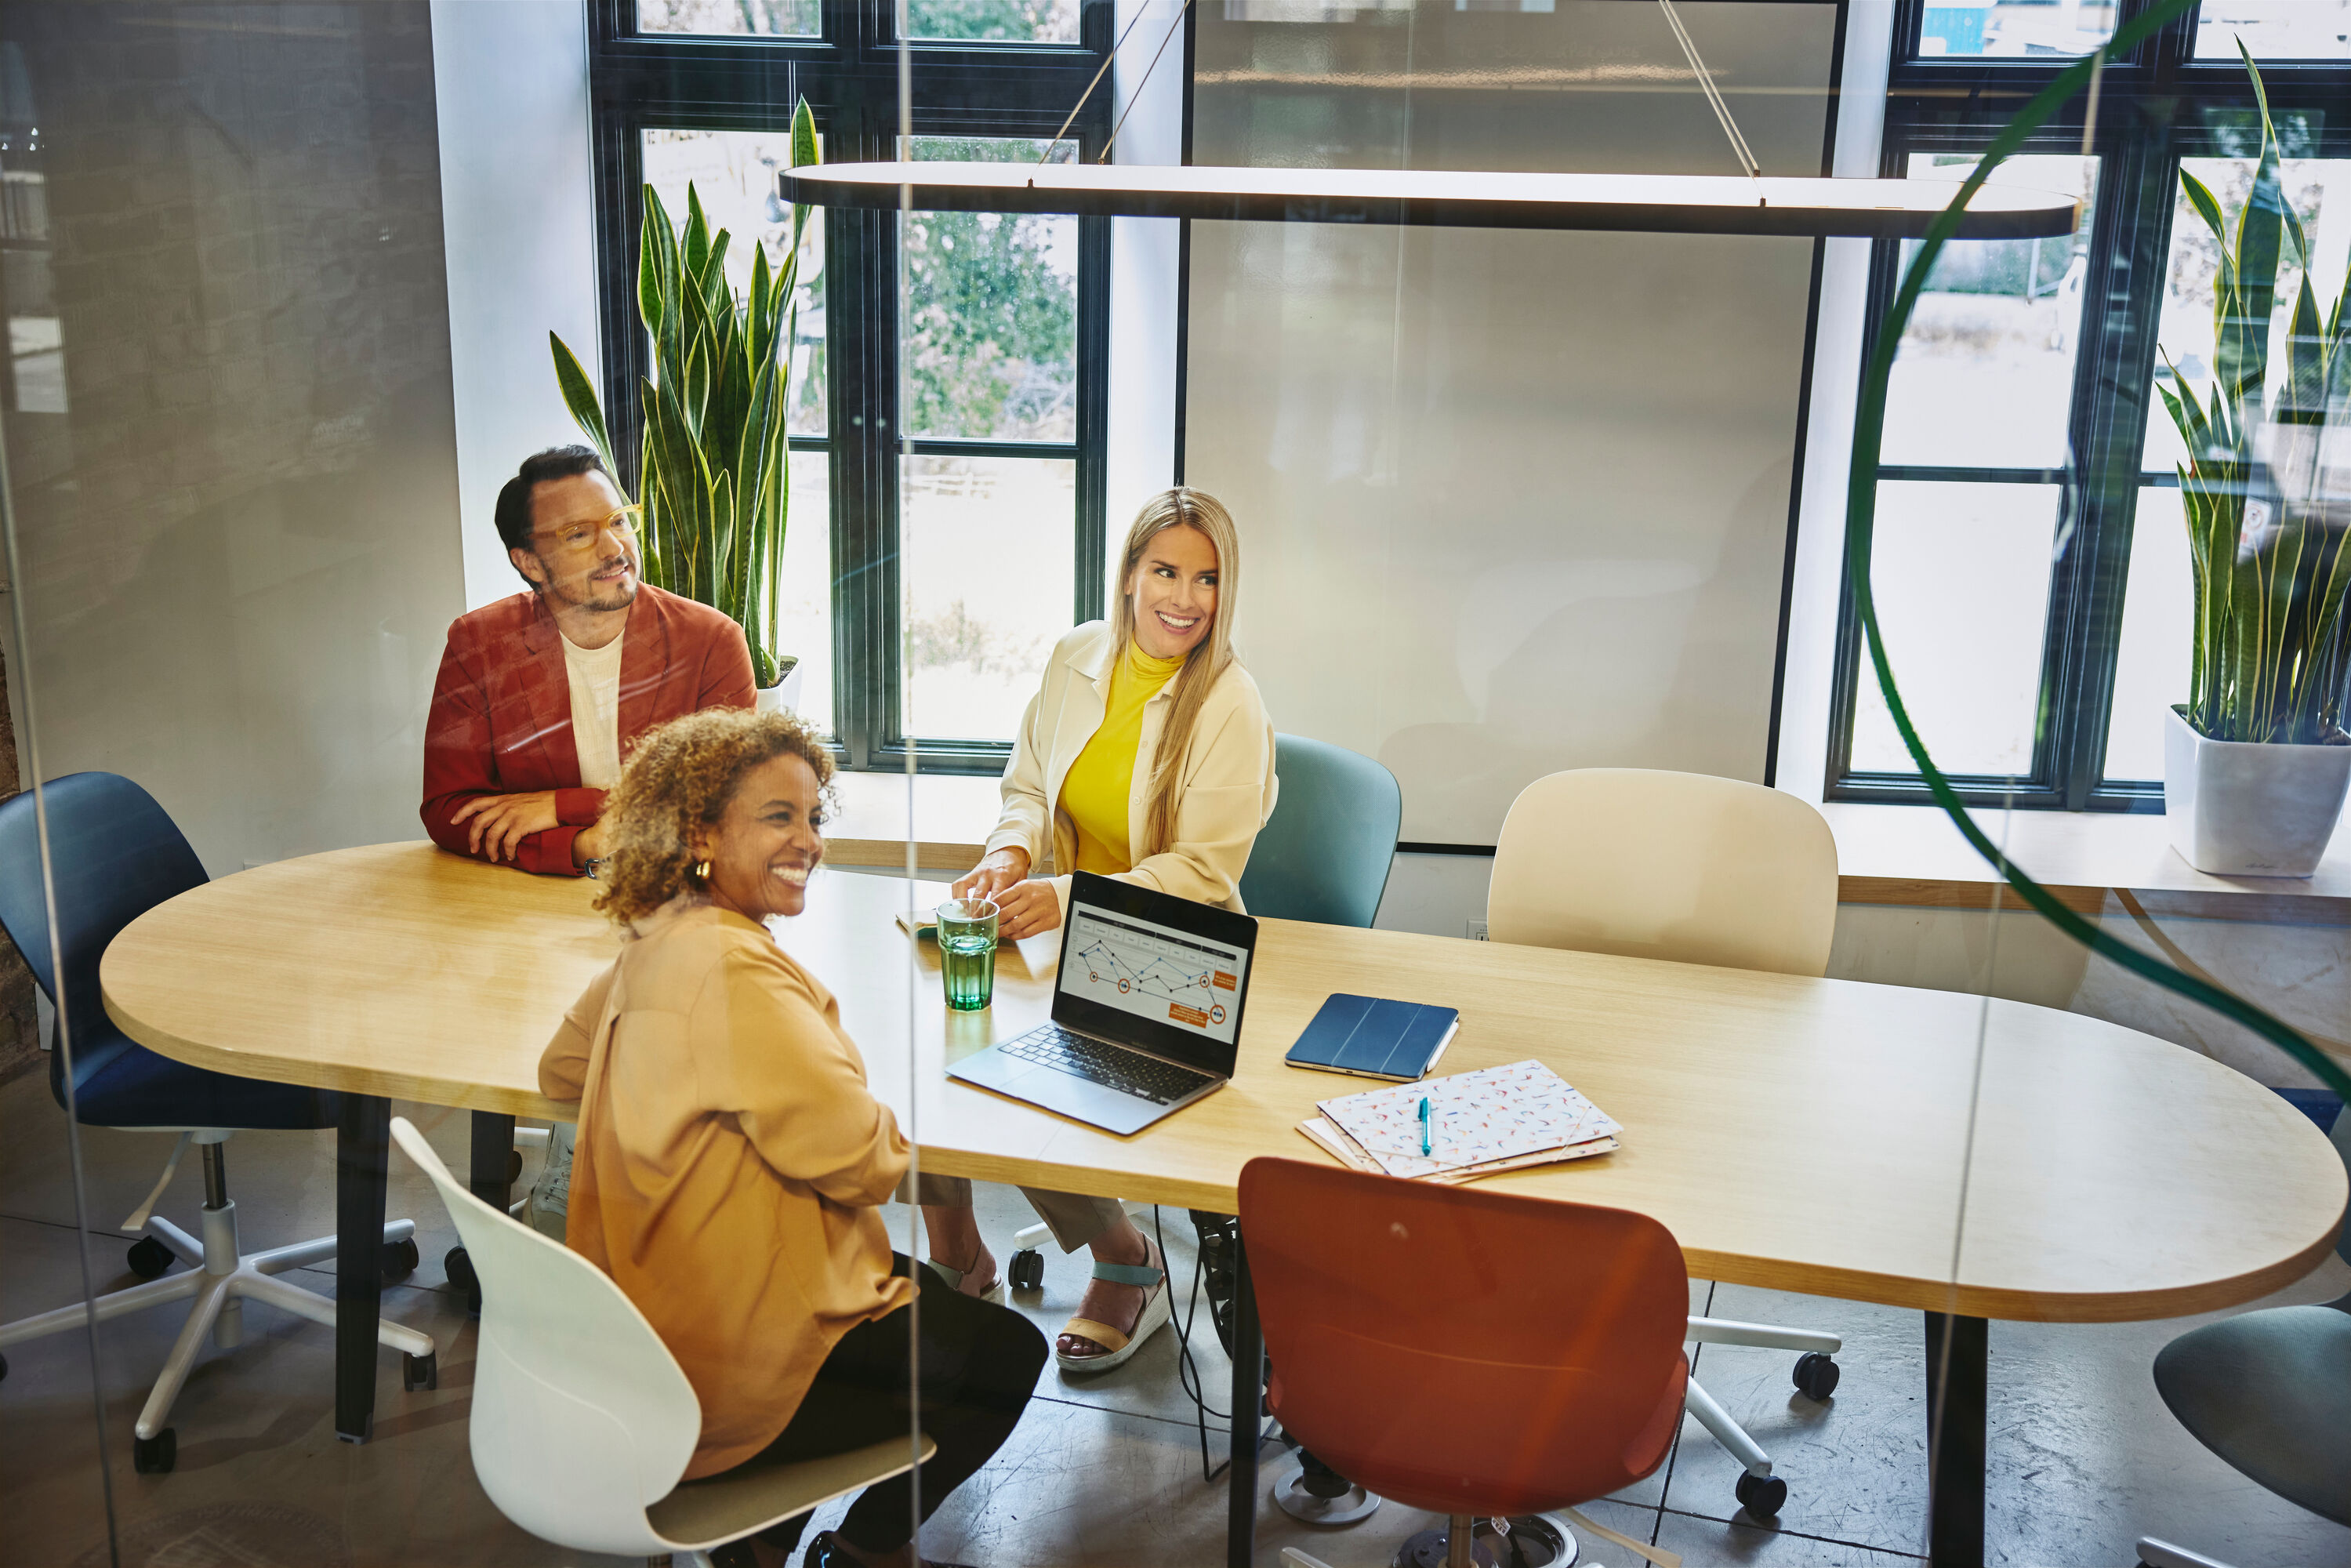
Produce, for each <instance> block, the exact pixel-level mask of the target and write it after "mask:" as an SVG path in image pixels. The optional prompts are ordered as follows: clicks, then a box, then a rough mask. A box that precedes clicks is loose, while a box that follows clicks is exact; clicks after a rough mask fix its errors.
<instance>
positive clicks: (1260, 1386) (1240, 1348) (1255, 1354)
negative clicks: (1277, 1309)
mask: <svg viewBox="0 0 2351 1568" xmlns="http://www.w3.org/2000/svg"><path fill="white" fill-rule="evenodd" d="M1264 1396H1265V1336H1264V1335H1263V1334H1262V1333H1259V1330H1258V1322H1257V1291H1256V1289H1255V1287H1253V1286H1252V1285H1251V1284H1250V1283H1249V1245H1248V1239H1247V1238H1246V1237H1237V1238H1236V1239H1235V1245H1234V1248H1233V1389H1232V1399H1233V1403H1232V1413H1233V1432H1232V1437H1233V1441H1232V1476H1231V1480H1230V1488H1231V1490H1230V1492H1229V1493H1228V1498H1229V1502H1228V1508H1229V1513H1228V1521H1227V1523H1226V1526H1225V1563H1226V1568H1249V1557H1250V1555H1251V1553H1253V1552H1255V1551H1256V1549H1257V1448H1258V1432H1259V1426H1258V1422H1259V1402H1260V1401H1261V1400H1262V1399H1263V1398H1264Z"/></svg>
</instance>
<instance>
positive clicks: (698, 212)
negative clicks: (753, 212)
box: [679, 180, 710, 288]
mask: <svg viewBox="0 0 2351 1568" xmlns="http://www.w3.org/2000/svg"><path fill="white" fill-rule="evenodd" d="M679 253H680V256H681V257H682V258H683V260H684V264H685V271H684V277H686V278H687V279H689V280H691V281H692V283H693V285H694V287H696V288H699V287H702V275H703V273H704V272H705V271H706V270H707V269H708V268H709V266H710V220H709V219H708V218H707V217H705V215H704V214H703V211H702V194H701V193H700V192H698V191H696V190H695V188H694V182H693V181H691V180H689V181H687V182H686V184H685V232H684V235H681V236H680V238H679Z"/></svg>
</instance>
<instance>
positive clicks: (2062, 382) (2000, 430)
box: [1885, 152, 2098, 468]
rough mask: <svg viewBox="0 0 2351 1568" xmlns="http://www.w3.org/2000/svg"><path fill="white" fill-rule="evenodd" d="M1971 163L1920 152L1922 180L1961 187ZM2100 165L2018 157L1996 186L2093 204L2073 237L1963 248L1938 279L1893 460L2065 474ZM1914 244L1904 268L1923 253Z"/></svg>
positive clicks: (1914, 357)
mask: <svg viewBox="0 0 2351 1568" xmlns="http://www.w3.org/2000/svg"><path fill="white" fill-rule="evenodd" d="M1975 163H1976V159H1975V158H1974V157H1973V156H1971V155H1966V154H1947V153H1927V152H1921V153H1914V154H1912V155H1911V159H1910V167H1909V172H1910V174H1911V176H1912V177H1913V178H1918V179H1927V178H1931V179H1940V180H1957V179H1962V178H1964V177H1966V175H1967V174H1968V173H1969V172H1970V171H1972V170H1973V168H1974V166H1975ZM2097 167H2098V164H2097V160H2096V159H2095V158H2065V157H2049V156H2033V157H2021V158H2011V159H2010V160H2009V161H2008V162H2005V163H2003V164H2001V167H2000V168H1999V169H1998V170H1996V171H1994V172H1993V176H1992V179H1993V182H1994V183H1999V184H2008V185H2018V186H2023V187H2027V188H2030V189H2033V190H2046V191H2058V192H2063V193H2065V194H2068V195H2074V194H2079V196H2080V197H2081V198H2082V215H2081V221H2080V224H2079V225H2078V226H2077V227H2076V229H2075V230H2074V235H2073V237H2072V238H2071V239H2070V240H2068V239H2045V240H2042V239H2032V240H1962V241H1958V242H1954V243H1953V244H1951V245H1949V246H1946V247H1945V248H1944V251H1943V253H1942V255H1941V256H1938V257H1937V258H1936V261H1935V267H1934V270H1933V271H1932V272H1931V273H1929V274H1928V280H1927V287H1926V291H1925V292H1924V293H1922V294H1921V295H1920V296H1919V298H1918V304H1917V309H1916V310H1915V311H1914V312H1913V313H1912V315H1911V319H1910V324H1909V326H1908V327H1907V328H1906V329H1904V331H1903V334H1902V350H1901V353H1900V355H1899V356H1898V357H1897V358H1896V360H1895V361H1894V379H1893V382H1892V384H1891V386H1890V387H1889V389H1888V391H1887V392H1886V444H1885V461H1886V462H1887V463H1890V464H1927V465H1937V466H1944V467H1982V468H2062V467H2064V465H2065V461H2066V450H2067V431H2068V429H2069V428H2070V422H2069V418H2068V413H2069V409H2070V406H2071V404H2072V402H2073V397H2074V362H2075V361H2076V359H2077V358H2078V357H2079V355H2080V353H2081V324H2082V308H2083V300H2082V294H2083V283H2084V280H2085V278H2086V277H2088V273H2089V256H2088V255H2087V251H2088V245H2089V235H2090V225H2091V224H2092V222H2093V220H2094V217H2095V203H2096V183H2097ZM1916 252H1917V244H1916V242H1906V243H1905V244H1904V245H1903V246H1902V250H1901V258H1900V262H1899V266H1900V267H1908V265H1909V262H1910V257H1911V256H1913V255H1915V254H1916Z"/></svg>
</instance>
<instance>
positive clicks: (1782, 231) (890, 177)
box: [777, 0, 2078, 239]
mask: <svg viewBox="0 0 2351 1568" xmlns="http://www.w3.org/2000/svg"><path fill="white" fill-rule="evenodd" d="M1657 4H1658V5H1659V7H1660V8H1661V9H1662V10H1663V11H1664V12H1665V15H1666V22H1667V26H1669V27H1670V28H1671V29H1672V31H1673V34H1674V38H1675V41H1676V42H1677V44H1679V45H1680V47H1681V50H1682V53H1683V55H1684V57H1686V58H1687V60H1688V61H1689V64H1690V69H1691V70H1692V72H1693V73H1694V74H1695V75H1696V76H1697V78H1698V88H1699V90H1700V92H1702V93H1703V94H1704V95H1705V98H1706V100H1707V104H1708V108H1710V109H1712V110H1714V114H1715V118H1716V120H1717V121H1718V122H1719V123H1720V125H1721V126H1722V130H1723V133H1724V135H1725V136H1726V137H1727V138H1728V139H1729V142H1730V148H1731V152H1732V154H1733V156H1735V157H1736V158H1737V159H1738V161H1739V162H1740V167H1741V168H1742V169H1743V170H1744V171H1745V174H1744V177H1741V176H1740V175H1712V174H1561V173H1507V172H1462V171H1458V170H1438V169H1291V168H1236V167H1219V166H1213V165H1202V164H1177V165H1169V164H1148V163H1112V162H1108V159H1109V157H1110V147H1107V146H1106V147H1104V148H1103V149H1102V156H1101V159H1100V160H1098V161H1097V162H1094V163H1092V164H1084V163H1048V162H1044V161H1043V160H1042V159H1040V160H1039V162H1036V163H1035V164H1031V165H1023V164H1018V163H982V162H936V163H933V162H897V163H825V164H811V165H809V166H807V167H805V168H799V169H790V170H787V171H785V172H782V173H780V174H778V176H777V186H778V193H779V194H780V195H781V197H782V199H783V200H784V201H785V202H787V203H794V202H805V203H809V204H812V205H817V206H830V207H876V208H889V209H893V210H894V209H900V208H905V209H919V210H926V211H945V212H987V213H1024V214H1027V213H1040V214H1074V215H1077V216H1081V217H1136V218H1219V219H1228V220H1234V219H1238V220H1244V221H1250V222H1257V223H1326V224H1407V225H1437V226H1452V227H1467V228H1508V229H1598V230H1609V231H1614V232H1629V233H1642V234H1724V235H1807V236H1812V235H1853V236H1858V237H1864V238H1896V237H1916V236H1917V235H1923V234H1925V233H1926V232H1927V230H1928V226H1929V225H1932V224H1933V223H1934V221H1935V219H1936V217H1937V216H1938V214H1941V213H1942V211H1943V210H1944V209H1945V208H1946V207H1948V206H1949V205H1950V204H1951V201H1952V199H1953V198H1954V197H1955V196H1957V195H1958V194H1959V181H1956V180H1843V179H1821V178H1817V177H1815V178H1809V179H1807V178H1789V177H1785V176H1771V175H1766V174H1765V173H1763V172H1762V169H1761V165H1760V164H1758V163H1757V162H1756V160H1755V156H1754V154H1753V152H1750V150H1749V148H1748V145H1747V140H1746V138H1745V137H1743V136H1741V135H1740V132H1739V127H1738V124H1737V122H1736V121H1735V120H1733V119H1732V118H1731V114H1730V108H1729V104H1728V103H1727V102H1725V101H1724V99H1723V97H1722V94H1721V93H1720V91H1719V90H1718V89H1716V87H1715V85H1714V78H1713V76H1712V74H1711V73H1709V72H1708V70H1707V68H1706V65H1705V62H1703V61H1702V60H1700V59H1699V58H1698V47H1697V46H1696V44H1695V43H1693V42H1692V41H1691V38H1690V37H1689V33H1688V31H1687V29H1686V28H1685V27H1684V26H1682V22H1681V17H1680V16H1678V15H1677V13H1676V12H1675V10H1674V7H1673V0H1657ZM1189 8H1190V0H1185V5H1184V6H1183V7H1181V8H1179V9H1178V11H1177V13H1176V17H1175V22H1174V23H1172V24H1171V25H1170V26H1169V28H1168V33H1167V37H1166V38H1163V39H1162V40H1161V41H1160V46H1159V50H1158V52H1157V53H1156V54H1155V55H1154V56H1153V57H1152V61H1151V70H1156V69H1157V68H1158V65H1159V60H1160V57H1162V56H1164V55H1165V53H1166V51H1167V43H1168V40H1169V39H1172V38H1173V37H1175V29H1176V28H1177V27H1180V26H1182V25H1183V21H1184V15H1185V12H1186V11H1188V10H1189ZM1135 19H1136V20H1138V21H1139V20H1140V19H1141V17H1140V15H1139V14H1138V16H1137V17H1136V18H1135ZM1133 26H1134V23H1132V22H1130V23H1129V24H1128V29H1129V31H1130V32H1131V31H1132V30H1133ZM1119 43H1120V46H1121V47H1123V45H1124V43H1125V39H1124V38H1123V37H1122V38H1121V39H1120V40H1119ZM1117 57H1118V50H1117V49H1116V48H1113V50H1112V51H1111V57H1110V59H1108V60H1105V61H1104V62H1103V64H1102V69H1101V70H1100V71H1097V72H1096V73H1095V75H1094V79H1093V82H1092V83H1091V84H1089V85H1088V87H1087V88H1086V91H1085V93H1084V94H1083V95H1081V97H1080V98H1079V99H1078V104H1077V107H1076V108H1073V109H1072V110H1071V111H1070V118H1069V120H1065V121H1064V122H1063V123H1062V128H1061V130H1062V132H1063V133H1066V132H1067V131H1068V130H1069V126H1070V124H1071V123H1072V122H1074V121H1075V120H1076V119H1077V116H1078V113H1079V110H1082V109H1083V108H1084V107H1085V103H1086V99H1088V98H1090V97H1092V93H1093V90H1094V88H1095V87H1096V86H1098V85H1100V83H1101V82H1102V78H1103V77H1104V76H1106V75H1107V74H1108V73H1109V71H1110V68H1111V66H1112V64H1113V63H1114V62H1115V61H1116V59H1117ZM1151 70H1146V71H1145V72H1144V81H1146V82H1147V81H1148V80H1149V79H1150V75H1151ZM1141 96H1142V88H1141V86H1140V85H1138V87H1137V88H1136V89H1135V93H1134V97H1135V98H1137V99H1140V97H1141ZM1129 112H1132V107H1131V106H1130V110H1129ZM1123 125H1124V120H1123V117H1122V119H1121V122H1120V125H1119V126H1118V127H1114V128H1113V131H1112V132H1111V144H1112V145H1113V146H1114V145H1116V142H1117V140H1118V131H1119V130H1120V129H1123ZM1059 139H1060V138H1059V136H1056V138H1055V139H1054V140H1055V141H1059ZM1049 146H1050V143H1049ZM2077 221H2078V198H2076V197H2074V196H2069V195H2064V194H2060V193H2056V192H2052V191H2035V190H2028V189H2024V188H2022V187H2019V186H2013V185H1985V186H1983V187H1981V188H1980V189H1979V190H1978V191H1977V192H1976V193H1975V195H1974V196H1973V197H1972V198H1970V201H1969V203H1968V206H1967V210H1966V213H1965V214H1964V215H1963V216H1962V217H1961V218H1960V220H1959V229H1958V231H1957V235H1956V237H1957V238H1959V239H2043V238H2051V237H2054V236H2056V235H2068V234H2071V233H2073V232H2074V226H2075V224H2076V222H2077Z"/></svg>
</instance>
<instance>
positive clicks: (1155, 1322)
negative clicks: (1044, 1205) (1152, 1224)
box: [1053, 1236, 1173, 1372]
mask: <svg viewBox="0 0 2351 1568" xmlns="http://www.w3.org/2000/svg"><path fill="white" fill-rule="evenodd" d="M1144 1246H1145V1247H1148V1248H1149V1249H1151V1256H1152V1257H1153V1259H1154V1260H1155V1261H1153V1262H1151V1263H1147V1264H1146V1263H1103V1262H1096V1263H1095V1264H1094V1278H1095V1279H1097V1280H1107V1281H1110V1282H1111V1283H1112V1284H1113V1285H1140V1286H1142V1287H1143V1288H1144V1298H1143V1311H1142V1312H1139V1313H1137V1314H1136V1315H1135V1320H1134V1333H1132V1334H1126V1333H1120V1332H1119V1331H1118V1330H1116V1329H1114V1328H1113V1327H1112V1326H1111V1325H1110V1324H1108V1323H1105V1322H1096V1321H1094V1320H1093V1319H1092V1318H1071V1320H1070V1321H1069V1322H1066V1323H1063V1324H1062V1325H1061V1333H1064V1334H1068V1335H1070V1336H1071V1337H1073V1338H1076V1339H1082V1340H1091V1341H1092V1342H1093V1343H1096V1344H1098V1345H1101V1346H1102V1351H1103V1354H1101V1355H1071V1354H1070V1353H1069V1352H1067V1351H1065V1350H1063V1349H1062V1348H1061V1341H1060V1339H1058V1338H1056V1339H1055V1340H1054V1342H1053V1359H1054V1360H1055V1361H1057V1362H1059V1363H1061V1370H1062V1371H1063V1372H1108V1371H1109V1370H1110V1369H1111V1368H1112V1367H1113V1366H1121V1365H1123V1364H1125V1363H1126V1362H1127V1361H1128V1360H1129V1359H1131V1358H1132V1357H1133V1356H1134V1353H1135V1352H1136V1351H1137V1350H1138V1349H1140V1348H1141V1347H1142V1344H1143V1342H1144V1340H1147V1339H1149V1338H1150V1337H1151V1336H1152V1334H1153V1333H1156V1332H1157V1331H1158V1330H1159V1329H1161V1328H1164V1327H1165V1326H1166V1323H1167V1320H1168V1318H1169V1317H1170V1316H1171V1315H1173V1314H1172V1312H1171V1310H1170V1308H1169V1306H1168V1291H1167V1259H1166V1257H1165V1255H1164V1254H1162V1253H1161V1252H1160V1250H1159V1244H1158V1243H1157V1242H1155V1241H1153V1240H1152V1239H1150V1238H1149V1237H1147V1236H1146V1237H1144Z"/></svg>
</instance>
